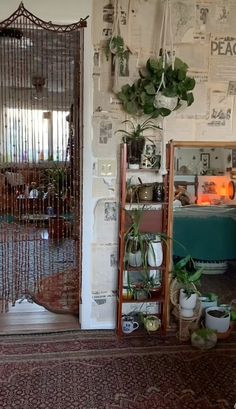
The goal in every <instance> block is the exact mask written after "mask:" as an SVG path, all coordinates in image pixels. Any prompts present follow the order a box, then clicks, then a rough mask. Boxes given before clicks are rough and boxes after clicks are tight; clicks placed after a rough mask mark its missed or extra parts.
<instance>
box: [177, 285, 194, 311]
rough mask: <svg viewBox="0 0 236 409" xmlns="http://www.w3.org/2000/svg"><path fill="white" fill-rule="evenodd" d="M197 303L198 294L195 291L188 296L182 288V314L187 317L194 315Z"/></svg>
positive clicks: (180, 296) (180, 298)
mask: <svg viewBox="0 0 236 409" xmlns="http://www.w3.org/2000/svg"><path fill="white" fill-rule="evenodd" d="M196 303H197V294H196V293H193V294H191V295H190V297H187V295H186V293H185V292H184V289H183V288H181V290H180V293H179V304H180V308H181V316H182V317H185V318H191V317H193V316H194V308H195V307H196Z"/></svg>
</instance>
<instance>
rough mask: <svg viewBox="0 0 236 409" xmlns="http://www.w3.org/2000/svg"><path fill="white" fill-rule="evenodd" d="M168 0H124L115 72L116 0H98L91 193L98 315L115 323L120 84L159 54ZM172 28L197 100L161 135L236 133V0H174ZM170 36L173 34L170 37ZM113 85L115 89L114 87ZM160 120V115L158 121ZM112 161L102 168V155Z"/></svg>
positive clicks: (121, 116) (224, 135) (95, 8)
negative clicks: (123, 57)
mask: <svg viewBox="0 0 236 409" xmlns="http://www.w3.org/2000/svg"><path fill="white" fill-rule="evenodd" d="M164 1H165V0H119V2H118V4H119V21H120V34H121V36H122V37H123V38H124V40H125V44H126V45H127V46H128V48H129V50H130V51H131V52H130V53H129V57H128V58H127V61H126V62H125V63H126V66H125V69H124V70H123V71H122V72H119V73H118V78H117V83H116V84H115V79H114V61H113V59H112V57H111V54H110V55H109V58H108V57H107V56H106V46H107V44H108V41H109V39H110V38H111V35H112V28H113V16H114V0H94V6H93V17H92V27H93V44H94V59H93V91H94V95H93V145H92V154H93V158H94V169H93V199H94V203H95V207H94V240H93V244H92V250H91V253H92V257H93V263H92V265H93V272H92V294H93V302H92V317H91V318H92V319H94V320H95V321H97V322H100V323H101V322H110V323H113V325H115V309H116V300H115V290H116V287H117V257H118V195H119V169H118V166H119V144H120V140H121V139H120V137H121V136H120V134H118V133H117V134H116V133H115V131H116V130H117V129H119V128H122V127H123V124H121V122H122V121H123V120H124V119H127V118H129V119H130V117H129V116H127V115H126V114H125V113H124V111H122V107H121V104H120V101H119V100H118V98H117V97H116V94H115V92H114V91H117V90H118V89H119V88H120V87H121V86H122V85H124V84H126V83H132V82H133V81H134V80H135V79H136V78H137V77H138V69H139V67H142V66H144V64H145V62H146V61H147V59H148V58H149V57H150V56H158V54H159V49H160V45H159V44H160V41H159V37H160V27H161V21H162V15H163V9H164ZM171 8H172V31H173V38H174V41H175V43H174V49H175V52H176V56H177V57H179V58H181V59H182V60H183V61H185V62H186V63H187V64H188V65H189V75H190V76H193V77H194V78H195V79H196V87H195V89H194V98H195V101H194V103H193V105H192V106H191V107H189V108H187V109H185V110H182V111H176V113H172V114H171V115H170V116H169V117H167V118H166V119H165V120H164V121H163V123H162V125H163V135H162V136H161V138H162V139H163V141H168V140H170V139H179V140H184V139H185V140H232V139H233V138H234V134H235V124H234V122H233V118H234V99H235V95H236V28H235V25H234V21H235V19H236V2H235V1H234V0H201V1H200V0H172V1H171ZM167 40H168V39H167ZM114 86H115V87H116V89H115V90H114ZM160 122H161V121H160ZM106 160H109V161H110V162H109V163H111V164H112V171H111V174H110V175H105V176H104V175H103V174H102V172H101V171H100V170H101V166H100V165H101V163H103V161H106Z"/></svg>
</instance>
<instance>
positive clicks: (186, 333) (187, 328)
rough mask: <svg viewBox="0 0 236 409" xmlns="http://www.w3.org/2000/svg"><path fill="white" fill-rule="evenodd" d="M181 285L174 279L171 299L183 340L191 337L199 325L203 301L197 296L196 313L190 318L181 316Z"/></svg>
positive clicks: (179, 334) (179, 335)
mask: <svg viewBox="0 0 236 409" xmlns="http://www.w3.org/2000/svg"><path fill="white" fill-rule="evenodd" d="M180 288H181V285H180V284H179V283H178V281H177V280H176V279H173V280H172V281H171V284H170V301H171V303H172V305H173V309H172V314H173V315H174V317H175V318H177V320H178V323H179V331H178V333H177V336H178V338H179V339H180V340H181V341H187V340H189V339H190V336H191V332H192V331H194V330H195V329H197V328H198V327H199V323H200V319H201V316H202V306H201V301H200V300H199V299H198V298H197V303H196V307H195V308H194V315H193V316H192V317H190V318H187V317H182V316H181V309H180V305H179V292H180Z"/></svg>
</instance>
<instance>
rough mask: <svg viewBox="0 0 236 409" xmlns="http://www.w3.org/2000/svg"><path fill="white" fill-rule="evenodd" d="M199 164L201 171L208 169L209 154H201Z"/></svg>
mask: <svg viewBox="0 0 236 409" xmlns="http://www.w3.org/2000/svg"><path fill="white" fill-rule="evenodd" d="M201 162H202V168H203V170H205V171H206V170H208V169H210V154H209V153H201Z"/></svg>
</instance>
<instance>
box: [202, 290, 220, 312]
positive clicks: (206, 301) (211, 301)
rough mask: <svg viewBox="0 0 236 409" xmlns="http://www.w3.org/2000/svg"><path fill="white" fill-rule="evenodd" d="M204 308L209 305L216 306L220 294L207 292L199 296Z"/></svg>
mask: <svg viewBox="0 0 236 409" xmlns="http://www.w3.org/2000/svg"><path fill="white" fill-rule="evenodd" d="M199 300H200V301H201V305H202V308H203V309H206V308H209V307H216V306H217V302H218V295H217V294H215V293H207V294H205V295H201V296H200V297H199Z"/></svg>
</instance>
